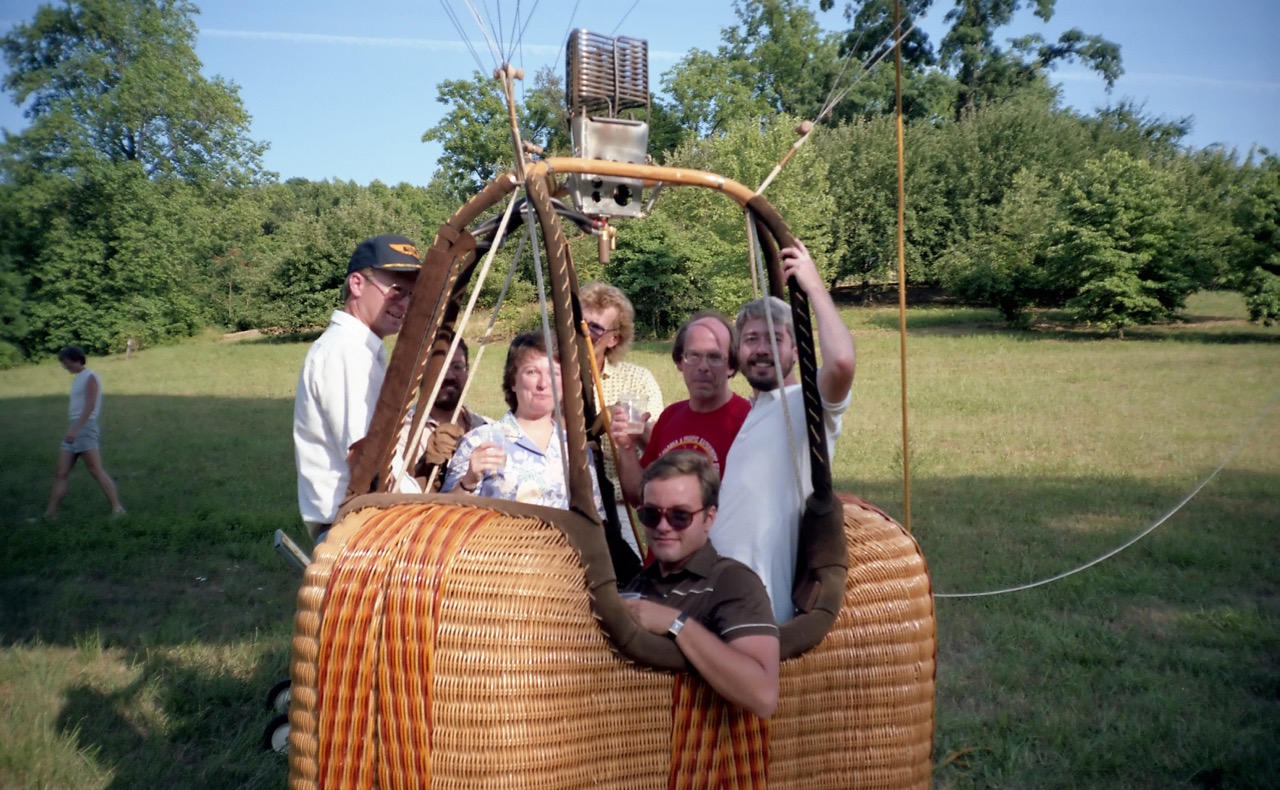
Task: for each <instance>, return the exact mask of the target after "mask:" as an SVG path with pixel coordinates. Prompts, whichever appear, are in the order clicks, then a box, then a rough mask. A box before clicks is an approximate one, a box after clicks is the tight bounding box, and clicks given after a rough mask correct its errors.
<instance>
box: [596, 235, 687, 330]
mask: <svg viewBox="0 0 1280 790" xmlns="http://www.w3.org/2000/svg"><path fill="white" fill-rule="evenodd" d="M679 238H680V234H679V233H677V232H675V231H674V230H673V229H672V228H671V226H670V224H669V223H668V222H666V221H665V219H664V218H663V217H661V216H659V217H654V218H650V219H648V220H645V221H644V222H638V223H628V224H626V225H625V226H623V227H622V228H621V230H620V232H619V235H618V246H617V249H615V250H614V251H613V256H612V261H611V262H610V265H609V267H608V268H607V269H606V274H607V276H608V280H609V282H611V283H612V284H614V285H616V286H617V287H619V288H621V289H622V290H623V292H624V293H626V294H627V295H628V297H629V298H630V299H631V303H632V304H633V305H634V306H635V308H636V333H637V334H640V335H646V334H647V335H650V336H655V337H665V336H668V335H670V334H671V333H672V332H674V331H675V330H676V329H677V328H678V327H679V326H680V324H681V323H683V322H684V321H685V319H687V318H688V317H689V315H690V314H691V313H693V312H694V311H696V310H698V309H701V308H702V307H704V306H705V301H704V299H703V296H702V294H700V293H699V289H698V288H697V283H696V280H695V278H694V275H693V273H692V272H691V267H690V265H689V263H690V262H689V260H687V259H686V258H684V257H682V256H681V255H680V254H679V253H678V252H677V250H678V249H679V241H678V239H679Z"/></svg>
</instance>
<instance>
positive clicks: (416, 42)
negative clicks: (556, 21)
mask: <svg viewBox="0 0 1280 790" xmlns="http://www.w3.org/2000/svg"><path fill="white" fill-rule="evenodd" d="M200 35H203V36H213V37H216V38H244V39H254V40H260V41H287V42H290V43H293V44H340V45H343V46H353V47H399V48H402V49H426V50H435V51H447V52H461V51H465V49H466V44H465V43H464V42H462V41H456V40H455V41H448V40H445V39H435V38H387V37H382V36H338V35H329V34H326V33H293V32H284V31H276V30H227V29H225V28H217V27H206V28H201V30H200ZM483 43H484V42H472V44H473V45H476V44H483ZM557 49H558V48H557V47H552V46H548V45H545V44H528V45H525V51H527V52H528V51H531V52H533V53H535V54H538V55H554V54H556V50H557Z"/></svg>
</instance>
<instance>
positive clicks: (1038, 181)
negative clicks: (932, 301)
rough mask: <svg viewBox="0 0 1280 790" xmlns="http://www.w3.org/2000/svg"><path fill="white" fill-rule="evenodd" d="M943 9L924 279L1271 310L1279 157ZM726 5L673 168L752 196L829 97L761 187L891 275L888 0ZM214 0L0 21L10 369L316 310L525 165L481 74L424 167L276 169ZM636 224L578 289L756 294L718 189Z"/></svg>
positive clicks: (994, 26) (917, 255) (1098, 305)
mask: <svg viewBox="0 0 1280 790" xmlns="http://www.w3.org/2000/svg"><path fill="white" fill-rule="evenodd" d="M931 4H932V0H906V1H905V2H904V3H903V8H904V11H905V21H904V23H903V29H910V30H911V32H910V34H909V35H908V36H907V38H906V40H905V41H904V46H903V60H904V72H903V110H904V117H905V124H906V127H905V139H906V189H907V196H908V206H907V224H906V242H907V271H908V278H909V281H911V282H912V283H915V284H919V285H928V286H933V287H937V288H941V289H944V290H945V291H946V292H947V293H949V294H951V295H953V296H955V297H957V298H959V299H961V300H963V301H965V302H967V303H970V304H974V305H983V306H989V307H993V308H996V309H998V310H999V311H1000V312H1001V313H1002V314H1003V315H1004V316H1005V317H1006V318H1007V319H1008V320H1009V321H1010V322H1014V323H1018V322H1024V321H1025V320H1026V319H1027V317H1028V316H1029V315H1031V314H1032V312H1033V311H1035V310H1037V309H1041V308H1049V307H1053V308H1066V309H1067V310H1069V311H1070V314H1071V315H1072V316H1073V317H1074V318H1075V320H1077V321H1080V322H1083V323H1087V324H1089V325H1093V326H1097V327H1101V328H1104V329H1108V330H1115V331H1118V332H1122V331H1123V329H1124V327H1126V326H1129V325H1132V324H1140V323H1149V322H1156V321H1167V320H1170V319H1176V317H1177V316H1178V313H1179V311H1180V310H1181V309H1182V307H1183V305H1184V304H1185V300H1186V298H1187V296H1188V295H1190V294H1191V293H1194V292H1195V291H1197V290H1200V289H1206V288H1223V289H1231V290H1236V291H1239V292H1241V293H1243V294H1244V295H1245V298H1246V302H1247V304H1248V307H1249V311H1250V316H1251V318H1252V319H1253V320H1257V321H1263V322H1265V323H1267V324H1271V323H1272V322H1274V321H1275V320H1276V318H1277V317H1278V316H1280V241H1278V240H1277V235H1276V226H1277V223H1278V222H1280V161H1278V160H1277V157H1276V156H1275V155H1274V154H1272V153H1270V152H1268V151H1266V150H1256V151H1249V152H1245V153H1244V154H1243V155H1242V154H1241V152H1238V151H1234V150H1228V149H1223V148H1218V147H1211V148H1206V149H1198V150H1197V149H1194V148H1192V147H1190V146H1189V145H1187V144H1186V142H1185V140H1186V136H1187V134H1188V132H1189V130H1190V120H1188V119H1172V120H1171V119H1164V118H1156V117H1152V116H1150V115H1148V114H1146V113H1145V112H1144V110H1143V108H1142V107H1141V106H1138V105H1135V104H1133V103H1131V102H1127V101H1118V102H1115V103H1113V104H1112V105H1110V106H1107V107H1103V108H1099V109H1098V110H1096V111H1094V112H1092V113H1081V112H1077V111H1073V110H1071V109H1068V108H1065V107H1064V106H1063V105H1062V103H1061V97H1060V96H1059V94H1058V91H1057V90H1056V89H1055V88H1054V87H1053V86H1052V84H1051V83H1050V82H1049V75H1050V74H1051V70H1052V69H1053V68H1054V67H1055V65H1057V64H1060V63H1063V62H1076V63H1080V64H1083V65H1085V66H1086V67H1088V68H1090V69H1092V70H1094V71H1095V72H1097V74H1098V78H1099V79H1101V80H1104V81H1105V82H1107V83H1108V84H1110V83H1112V82H1114V80H1115V79H1116V77H1118V76H1119V75H1120V74H1121V73H1122V66H1121V57H1120V52H1121V51H1120V47H1119V46H1118V45H1117V44H1114V43H1112V42H1109V41H1106V40H1104V39H1102V38H1100V37H1098V36H1092V35H1089V34H1086V33H1084V32H1082V31H1079V30H1072V31H1068V32H1067V33H1064V34H1063V35H1062V36H1061V37H1060V38H1059V39H1058V40H1057V41H1045V40H1043V39H1041V38H1040V37H1038V36H1028V37H1023V38H1021V39H1017V40H1013V41H1009V42H1006V43H1001V39H1000V30H1001V29H1002V28H1003V27H1005V26H1007V25H1008V24H1009V22H1010V20H1011V19H1012V17H1013V14H1014V13H1015V12H1016V11H1018V10H1019V9H1020V8H1021V7H1023V6H1027V7H1028V8H1031V9H1032V10H1034V12H1035V13H1036V14H1037V15H1038V16H1040V17H1042V18H1043V19H1045V20H1047V19H1049V18H1050V17H1051V16H1052V14H1053V10H1054V9H1053V6H1054V3H1053V2H1052V0H1035V2H1024V0H954V2H949V0H944V2H943V3H942V4H943V5H948V6H949V10H948V11H947V13H946V17H945V20H946V22H947V23H948V25H949V26H950V27H949V28H948V32H947V33H946V35H944V36H943V38H942V39H941V41H940V42H938V45H937V46H936V47H935V46H934V44H933V42H931V41H929V40H928V38H927V37H926V36H925V35H924V34H923V33H922V32H920V31H919V30H918V29H915V28H913V27H912V21H913V19H914V18H916V17H918V16H919V15H920V14H922V13H924V12H925V11H927V10H929V8H930V6H931ZM832 5H833V0H820V3H819V7H820V8H822V9H823V10H828V9H830V8H831V7H832ZM735 11H736V16H737V20H736V23H735V24H734V25H731V26H729V27H726V28H725V29H724V30H723V31H722V33H721V41H720V44H719V46H718V47H717V49H716V50H715V51H713V52H711V51H703V50H697V49H695V50H692V51H691V52H689V53H688V54H687V55H686V56H685V57H684V58H683V59H682V60H680V61H679V62H677V64H676V65H675V66H673V67H672V68H671V69H669V70H668V71H667V72H665V73H663V74H662V75H660V77H659V80H658V83H659V85H660V90H659V91H658V92H656V93H655V95H654V97H653V105H652V107H651V109H650V113H649V121H650V130H651V131H650V151H651V155H652V156H653V158H654V160H655V161H657V162H661V163H664V164H671V165H678V166H680V167H695V168H700V169H705V170H711V171H715V172H718V173H722V174H724V175H726V176H729V177H731V178H734V179H736V180H738V181H740V182H742V183H744V184H747V185H750V186H755V185H757V184H759V183H760V182H761V181H762V180H763V179H764V178H765V177H766V176H767V175H768V173H769V171H770V170H771V169H772V168H773V166H774V164H775V163H776V162H777V161H778V159H779V158H780V156H781V155H782V154H783V153H784V152H785V151H786V150H787V149H788V147H790V145H791V144H792V142H794V140H795V139H796V138H795V132H794V131H793V130H794V128H795V127H796V125H797V123H798V122H799V121H801V120H804V119H813V118H815V117H817V116H818V115H819V114H820V113H823V112H824V110H825V116H824V120H823V122H822V123H821V124H819V126H818V128H817V129H816V131H815V133H814V135H813V137H812V139H811V140H810V142H809V144H808V145H807V146H805V147H804V148H802V149H801V150H800V151H799V152H798V153H797V154H796V155H795V156H794V157H793V158H792V160H791V161H790V162H789V163H788V165H787V167H786V168H785V169H784V170H783V172H782V174H781V176H779V178H778V179H777V180H776V181H775V182H773V184H772V185H771V186H770V187H769V191H768V193H767V195H768V197H769V198H770V200H771V201H772V202H773V203H774V204H775V205H776V206H777V207H778V208H779V210H780V211H782V213H783V216H785V217H786V218H787V220H788V222H789V223H790V224H791V226H792V228H793V230H794V231H795V232H796V234H797V236H799V237H800V238H803V239H804V240H805V241H806V243H807V244H808V245H809V247H810V249H811V250H812V251H813V252H814V256H815V259H817V260H819V261H820V265H821V266H822V267H823V271H824V274H825V275H826V276H827V278H828V280H829V282H831V283H832V284H833V285H836V284H845V283H876V282H885V281H888V280H891V279H893V278H896V261H897V250H896V233H897V231H896V205H895V199H896V190H897V186H896V184H897V182H896V179H897V174H896V163H897V154H896V140H895V120H894V117H893V110H894V104H895V102H894V90H893V73H892V69H891V68H890V66H889V65H880V66H878V67H875V68H873V69H871V70H870V71H864V70H863V69H862V68H861V66H862V64H863V63H864V62H866V61H867V60H868V59H870V58H872V57H874V56H875V54H876V52H877V51H878V50H879V49H880V48H882V46H883V42H884V41H885V40H886V38H888V37H889V35H890V33H891V32H892V29H893V20H892V2H891V0H855V1H854V2H849V3H847V4H846V6H845V7H844V11H845V18H846V19H847V20H848V22H849V25H850V27H849V29H848V30H844V31H824V30H822V29H821V27H820V26H819V24H818V23H817V21H816V16H815V14H814V9H813V7H812V6H811V5H810V4H808V3H806V2H803V0H738V2H736V3H735ZM197 13H198V11H197V9H196V7H195V5H194V4H193V3H191V2H189V1H188V0H73V2H69V3H66V4H64V5H60V6H56V7H55V6H43V7H41V8H40V9H39V10H38V11H37V12H36V14H35V16H34V18H33V19H31V20H30V21H28V22H26V23H24V24H20V25H18V26H16V27H14V28H13V29H12V30H11V31H10V32H9V33H8V34H7V35H6V36H4V37H3V38H2V39H0V48H2V49H3V52H4V57H5V58H6V61H7V63H8V66H9V73H8V75H7V76H6V78H5V80H4V83H3V88H4V90H5V91H6V92H8V93H9V94H10V96H11V98H12V99H13V100H14V101H15V102H17V103H19V104H20V105H22V106H24V107H25V111H26V113H27V116H28V118H29V119H30V124H29V126H28V127H27V128H26V129H24V130H23V131H21V132H18V133H6V134H5V136H4V140H3V142H2V143H0V364H5V365H8V364H15V363H17V362H20V361H22V360H24V359H38V358H41V357H44V356H46V355H48V354H50V353H52V352H54V351H56V350H57V349H58V348H60V347H61V346H63V345H66V344H69V343H77V344H79V345H82V346H84V347H85V348H86V349H88V350H90V351H91V352H94V353H101V352H104V351H114V350H119V349H122V348H123V347H124V344H125V343H126V342H127V341H128V339H129V338H133V339H135V340H136V341H139V342H141V343H143V344H154V343H162V342H167V341H173V340H176V339H179V338H182V337H187V336H191V335H193V334H196V333H199V332H201V331H205V330H207V329H210V328H217V329H223V330H237V329H250V328H263V329H266V328H271V329H282V330H298V329H303V328H308V327H314V326H319V325H323V324H324V322H325V320H326V316H327V314H328V312H329V311H330V310H332V309H333V308H334V306H335V305H336V304H337V298H338V297H337V294H338V287H339V285H340V283H341V279H342V274H343V272H344V271H345V261H346V258H347V256H348V255H349V254H350V251H351V249H352V248H353V247H354V245H355V243H356V242H357V241H359V240H360V239H361V238H364V237H367V236H369V235H373V234H375V233H380V232H398V233H403V234H405V235H408V236H410V237H411V238H415V239H418V240H420V242H421V243H422V244H424V245H425V244H427V243H429V240H430V239H431V237H432V236H433V234H434V232H435V229H436V227H437V226H438V225H439V223H440V222H441V221H443V219H445V218H446V217H447V216H448V215H449V214H450V213H451V212H452V210H453V209H454V208H455V207H456V206H457V204H458V202H459V201H460V200H461V199H462V198H463V197H465V196H467V195H469V194H471V193H472V192H474V191H475V190H476V189H477V188H478V187H479V186H480V185H482V184H483V183H485V182H486V181H487V180H489V179H490V178H492V177H493V176H494V175H496V174H498V173H500V172H502V171H504V170H506V169H509V168H510V166H511V161H512V153H511V150H510V142H509V140H510V137H509V133H508V132H507V128H506V123H507V113H506V111H505V108H504V106H503V104H502V99H501V90H500V88H499V86H498V85H497V84H496V83H494V82H493V81H492V80H489V79H487V78H485V77H483V76H482V75H480V74H479V73H475V74H472V75H470V76H468V77H465V78H459V79H453V80H446V81H444V82H442V83H440V85H439V86H438V100H439V101H440V102H441V103H442V104H444V105H445V106H446V108H447V110H446V113H445V115H444V117H443V118H442V120H441V122H440V123H439V124H437V125H436V126H434V127H432V128H431V129H428V130H425V131H424V134H423V139H424V140H428V141H435V142H438V143H439V144H440V145H441V148H442V151H443V154H442V156H441V160H440V163H439V167H438V169H437V172H436V174H435V176H434V178H433V179H432V181H431V182H430V183H429V184H425V185H410V184H403V183H402V184H399V185H396V186H388V185H385V184H382V183H380V182H374V183H372V184H370V185H367V186H366V185H358V184H355V183H348V182H340V181H339V182H333V181H320V182H313V181H307V180H304V179H289V180H286V181H281V180H280V179H279V178H278V177H277V176H276V175H275V174H273V173H270V172H267V171H266V170H265V169H264V167H263V165H262V155H263V152H264V151H265V148H266V144H265V143H263V142H259V141H255V140H252V139H251V138H250V137H249V135H248V115H247V113H246V112H245V110H244V107H243V105H242V104H241V102H240V99H239V95H238V91H237V89H236V87H235V86H234V85H232V84H230V83H227V82H226V81H224V80H222V79H221V78H218V77H213V78H208V77H205V76H204V75H202V73H201V64H200V62H199V60H198V58H197V57H196V55H195V46H194V45H195V37H196V32H197V31H196V26H195V21H194V20H195V17H196V14H197ZM563 94H564V91H563V82H562V80H561V78H560V75H558V74H556V73H554V72H552V71H551V70H544V71H542V72H539V73H538V74H537V75H536V76H535V77H534V79H533V85H532V87H531V89H530V90H528V91H526V94H525V98H524V100H523V101H522V102H521V104H520V106H519V107H518V108H517V114H518V118H519V121H520V124H521V127H522V133H523V135H524V137H525V139H527V140H531V141H533V142H536V143H537V144H539V145H541V146H543V148H544V149H545V150H546V151H547V153H548V155H552V154H567V153H568V152H569V150H570V143H569V138H568V133H567V126H566V124H565V123H564V112H563V107H564V102H563ZM834 99H838V101H834ZM618 224H619V235H618V246H617V249H616V251H615V252H614V255H613V262H612V263H611V264H610V266H609V267H607V268H601V267H600V265H599V263H598V261H596V260H595V256H594V246H595V244H594V241H593V240H580V241H579V242H578V243H576V244H575V245H574V248H575V250H576V254H575V260H576V261H577V262H578V264H579V267H580V270H581V274H580V276H581V277H582V278H583V279H586V278H593V277H603V278H605V279H608V280H610V281H612V282H614V283H615V284H617V285H619V286H620V287H622V288H623V289H624V290H626V291H627V292H628V293H630V294H631V295H632V297H633V299H634V301H635V303H636V308H637V315H638V319H639V321H640V322H641V325H642V327H643V328H644V329H645V330H647V331H649V332H652V333H655V334H662V333H665V332H669V331H670V330H671V329H672V328H673V327H674V326H675V325H677V324H678V323H679V322H680V321H681V320H682V319H683V317H684V316H686V315H687V314H688V313H689V312H690V311H691V310H693V309H697V308H701V307H706V306H708V304H711V305H712V306H716V307H719V308H721V309H731V308H732V307H733V306H734V305H736V304H738V303H740V302H741V301H742V299H743V298H744V297H745V296H746V295H747V293H748V291H749V290H750V287H751V285H750V278H749V276H748V275H747V271H748V262H747V255H748V250H747V244H746V241H745V228H744V222H743V218H742V215H741V213H740V211H738V210H737V209H736V208H735V207H734V206H732V205H730V204H729V203H728V202H727V201H724V200H723V198H720V197H719V196H715V195H711V194H703V191H702V190H696V191H695V190H672V191H670V192H668V193H664V194H663V195H662V196H661V197H660V199H659V200H658V201H657V203H656V204H655V207H654V210H653V213H652V215H651V216H650V217H649V218H647V219H646V220H644V221H641V222H635V221H632V222H625V221H624V222H620V223H618ZM526 254H527V253H526ZM522 277H523V279H524V282H523V283H522V284H521V285H520V286H519V287H518V289H517V291H516V293H517V294H518V295H519V298H532V287H531V286H530V285H529V282H531V280H532V274H531V271H530V270H529V268H528V265H527V264H525V265H524V266H523V268H522Z"/></svg>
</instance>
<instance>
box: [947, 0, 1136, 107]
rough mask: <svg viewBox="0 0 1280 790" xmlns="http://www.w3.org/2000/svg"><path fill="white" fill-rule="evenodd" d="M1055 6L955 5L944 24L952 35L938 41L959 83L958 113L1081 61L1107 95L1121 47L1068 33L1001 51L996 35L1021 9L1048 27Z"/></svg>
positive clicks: (1012, 0)
mask: <svg viewBox="0 0 1280 790" xmlns="http://www.w3.org/2000/svg"><path fill="white" fill-rule="evenodd" d="M1054 4H1055V0H957V2H956V7H955V8H953V9H951V10H950V11H948V12H947V15H946V17H944V19H945V20H946V21H947V22H950V23H951V30H950V31H948V32H947V35H945V36H944V37H943V39H942V44H941V46H940V48H939V61H940V63H941V64H942V66H943V67H944V68H954V69H955V73H956V79H957V80H958V81H959V83H960V97H959V100H958V101H957V102H956V112H957V115H958V116H959V115H960V114H963V113H966V112H973V111H974V110H976V109H977V108H978V106H980V105H981V104H984V103H988V102H990V101H993V100H999V99H1002V98H1005V97H1008V96H1010V95H1012V94H1013V93H1015V92H1016V91H1017V90H1018V89H1019V88H1021V87H1023V86H1025V85H1027V84H1030V83H1031V82H1032V81H1034V80H1037V79H1040V78H1042V76H1043V72H1044V71H1045V70H1047V69H1050V68H1052V67H1053V66H1054V65H1055V64H1057V63H1058V62H1060V61H1073V60H1075V61H1080V62H1081V63H1083V64H1084V65H1086V66H1087V67H1089V68H1090V69H1092V70H1094V71H1096V72H1098V74H1099V75H1101V76H1102V78H1103V80H1104V81H1105V82H1106V84H1107V88H1108V89H1110V88H1111V87H1112V86H1113V85H1115V82H1116V80H1117V79H1119V77H1120V75H1121V74H1123V73H1124V69H1123V68H1122V67H1121V65H1120V47H1118V46H1116V45H1115V44H1114V43H1112V42H1110V41H1107V40H1106V39H1104V38H1102V37H1101V36H1096V35H1086V34H1085V33H1083V32H1081V31H1080V29H1079V28H1072V29H1070V30H1068V31H1067V32H1065V33H1063V34H1062V35H1061V36H1059V37H1058V40H1057V41H1056V42H1053V43H1049V42H1047V41H1045V40H1044V38H1043V37H1042V36H1040V35H1038V34H1032V35H1029V36H1024V37H1022V38H1020V39H1017V40H1016V41H1013V42H1012V45H1011V47H1010V48H1009V49H1007V50H1006V49H1002V48H1000V47H999V46H998V45H997V44H996V41H995V31H996V30H997V29H998V28H1001V27H1005V26H1006V25H1008V24H1009V23H1010V22H1012V21H1013V16H1014V14H1015V13H1016V12H1017V11H1019V10H1020V9H1022V8H1024V7H1034V9H1035V10H1034V13H1035V15H1036V16H1037V17H1039V18H1040V19H1042V20H1044V21H1046V22H1048V21H1049V20H1050V19H1052V18H1053V11H1054Z"/></svg>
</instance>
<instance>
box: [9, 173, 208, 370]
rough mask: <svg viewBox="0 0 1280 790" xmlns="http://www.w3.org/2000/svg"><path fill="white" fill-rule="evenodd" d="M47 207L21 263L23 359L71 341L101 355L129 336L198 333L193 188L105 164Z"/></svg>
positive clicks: (153, 338)
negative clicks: (24, 265) (25, 323)
mask: <svg viewBox="0 0 1280 790" xmlns="http://www.w3.org/2000/svg"><path fill="white" fill-rule="evenodd" d="M50 209H51V213H52V220H51V221H50V222H49V223H48V225H47V227H46V228H45V230H44V232H43V233H42V234H41V239H40V245H39V248H38V251H37V252H36V253H35V255H34V257H33V258H32V259H30V260H29V261H28V263H29V264H31V270H32V273H31V274H30V276H29V280H28V292H27V299H26V304H25V306H24V312H25V314H26V316H27V317H28V320H29V322H30V326H29V329H28V332H27V334H26V336H25V337H24V338H23V344H24V346H25V347H26V348H27V349H28V350H29V351H33V352H37V353H39V352H44V353H49V352H53V351H55V350H57V349H58V348H59V347H61V346H64V345H67V344H69V343H78V344H80V345H83V346H85V347H86V348H88V349H92V350H94V351H99V352H101V351H109V350H115V349H119V348H122V347H123V344H124V342H125V340H126V339H127V338H129V337H134V338H136V339H137V340H138V341H141V342H142V343H143V344H150V343H155V342H160V341H164V340H168V339H172V338H175V337H183V336H187V335H190V334H192V333H194V332H195V331H196V330H197V329H199V327H200V326H202V325H203V320H202V319H203V308H202V306H201V305H200V303H199V302H198V300H197V299H196V298H195V296H194V294H193V293H192V288H191V285H192V283H193V282H194V281H195V279H196V278H197V277H198V271H197V270H196V267H195V260H194V259H193V256H192V254H191V249H192V248H193V247H194V246H196V239H194V238H193V236H192V233H193V231H195V230H196V228H197V225H196V224H195V223H192V222H191V221H190V217H191V216H192V214H194V213H198V211H199V203H198V200H197V199H196V196H195V194H194V191H193V189H192V188H191V187H189V186H187V185H184V184H182V183H180V182H177V181H172V180H168V181H164V182H161V183H159V184H157V183H154V182H152V181H151V180H150V179H148V178H147V177H146V175H145V174H144V173H143V172H142V169H141V168H140V167H139V166H138V165H137V163H130V162H120V163H114V164H103V165H100V166H98V167H97V168H95V169H94V172H93V173H92V177H91V178H88V179H86V181H85V182H84V183H83V184H76V185H66V184H64V185H63V188H62V189H61V190H60V191H59V193H58V196H57V198H56V199H55V200H54V201H52V203H51V205H50Z"/></svg>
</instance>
